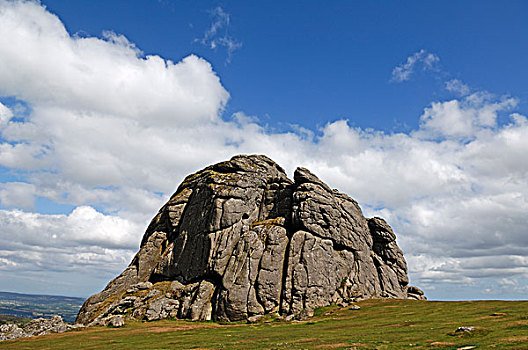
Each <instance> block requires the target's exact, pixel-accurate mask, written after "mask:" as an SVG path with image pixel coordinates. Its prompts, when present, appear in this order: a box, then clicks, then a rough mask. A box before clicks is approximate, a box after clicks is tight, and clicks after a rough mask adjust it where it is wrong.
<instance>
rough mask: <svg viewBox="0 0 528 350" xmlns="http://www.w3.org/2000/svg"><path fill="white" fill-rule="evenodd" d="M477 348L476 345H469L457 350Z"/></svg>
mask: <svg viewBox="0 0 528 350" xmlns="http://www.w3.org/2000/svg"><path fill="white" fill-rule="evenodd" d="M475 348H476V346H475V345H468V346H463V347H461V348H457V350H471V349H475Z"/></svg>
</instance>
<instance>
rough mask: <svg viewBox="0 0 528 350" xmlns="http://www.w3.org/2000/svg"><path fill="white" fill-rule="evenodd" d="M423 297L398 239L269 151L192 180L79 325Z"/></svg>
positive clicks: (228, 317) (236, 315) (231, 316)
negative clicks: (289, 174)
mask: <svg viewBox="0 0 528 350" xmlns="http://www.w3.org/2000/svg"><path fill="white" fill-rule="evenodd" d="M379 297H387V298H414V299H425V297H424V296H423V292H421V291H420V289H419V288H416V287H408V278H407V265H406V263H405V259H404V257H403V253H402V251H401V250H400V249H399V247H398V246H397V245H396V236H395V235H394V233H393V232H392V229H391V228H390V226H389V225H388V224H387V223H386V222H385V221H384V220H383V219H380V218H372V219H366V218H365V217H364V216H363V214H362V212H361V209H360V208H359V206H358V204H357V203H356V202H355V201H354V200H353V199H352V198H350V197H348V196H347V195H345V194H342V193H339V192H338V191H337V190H332V189H330V188H329V187H328V186H327V185H326V184H325V183H323V182H322V181H321V180H319V179H318V178H317V177H316V176H315V175H314V174H312V173H311V172H310V171H309V170H307V169H305V168H298V169H297V170H296V171H295V174H294V181H291V180H290V179H288V177H287V176H286V173H285V172H284V170H283V169H282V168H281V167H280V166H278V165H277V164H276V163H274V162H273V161H272V160H270V159H269V158H267V157H265V156H256V155H253V156H236V157H233V158H232V159H231V160H230V161H227V162H222V163H218V164H215V165H212V166H209V167H207V168H205V169H203V170H201V171H199V172H197V173H195V174H192V175H190V176H188V177H187V178H186V179H185V180H184V181H183V183H182V184H181V185H180V186H179V188H178V190H177V191H176V193H175V194H174V195H173V196H172V197H171V198H170V200H169V201H168V202H167V203H166V204H165V205H164V206H163V207H162V208H161V209H160V211H159V212H158V214H157V215H156V216H155V217H154V219H153V220H152V222H151V223H150V225H149V227H148V228H147V231H146V232H145V235H144V237H143V240H142V242H141V247H140V250H139V252H138V253H137V255H136V256H135V257H134V259H133V260H132V263H131V264H130V266H129V267H128V268H127V269H126V270H125V271H123V273H122V274H121V275H119V276H118V277H117V278H115V279H114V280H112V281H111V282H110V283H109V284H108V286H107V287H106V288H105V289H104V290H103V291H102V292H100V293H98V294H95V295H93V296H92V297H90V298H89V299H88V300H87V301H86V302H85V303H84V305H83V307H82V308H81V310H80V312H79V315H78V317H77V320H76V323H83V324H107V323H109V322H110V320H112V319H113V318H114V317H115V316H116V315H123V316H125V317H133V318H136V319H146V320H156V319H160V318H188V319H193V320H209V319H216V320H225V321H235V320H243V319H248V318H250V317H252V316H257V315H263V314H277V313H279V314H284V315H292V314H299V313H301V312H306V311H310V310H314V309H315V308H317V307H321V306H326V305H329V304H333V303H347V302H350V301H352V300H358V299H365V298H379Z"/></svg>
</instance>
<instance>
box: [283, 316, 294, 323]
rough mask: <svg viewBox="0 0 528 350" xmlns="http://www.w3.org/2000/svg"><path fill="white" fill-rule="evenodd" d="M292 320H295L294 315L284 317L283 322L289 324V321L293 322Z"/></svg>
mask: <svg viewBox="0 0 528 350" xmlns="http://www.w3.org/2000/svg"><path fill="white" fill-rule="evenodd" d="M294 318H295V315H288V316H286V317H284V321H286V322H290V321H293V319H294Z"/></svg>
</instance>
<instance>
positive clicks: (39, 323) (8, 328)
mask: <svg viewBox="0 0 528 350" xmlns="http://www.w3.org/2000/svg"><path fill="white" fill-rule="evenodd" d="M77 327H79V326H78V325H77V326H73V325H71V324H69V323H66V322H64V321H63V320H62V317H60V316H53V317H51V318H37V319H35V320H32V321H29V322H28V323H26V324H25V325H24V326H23V327H19V326H18V325H16V324H10V323H8V324H4V325H1V326H0V340H9V339H15V338H25V337H33V336H37V335H45V334H50V333H63V332H66V331H68V330H70V329H72V328H77Z"/></svg>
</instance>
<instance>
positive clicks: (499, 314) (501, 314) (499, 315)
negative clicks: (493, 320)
mask: <svg viewBox="0 0 528 350" xmlns="http://www.w3.org/2000/svg"><path fill="white" fill-rule="evenodd" d="M490 316H492V317H502V316H508V314H505V313H504V312H494V313H492V314H491V315H490Z"/></svg>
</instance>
